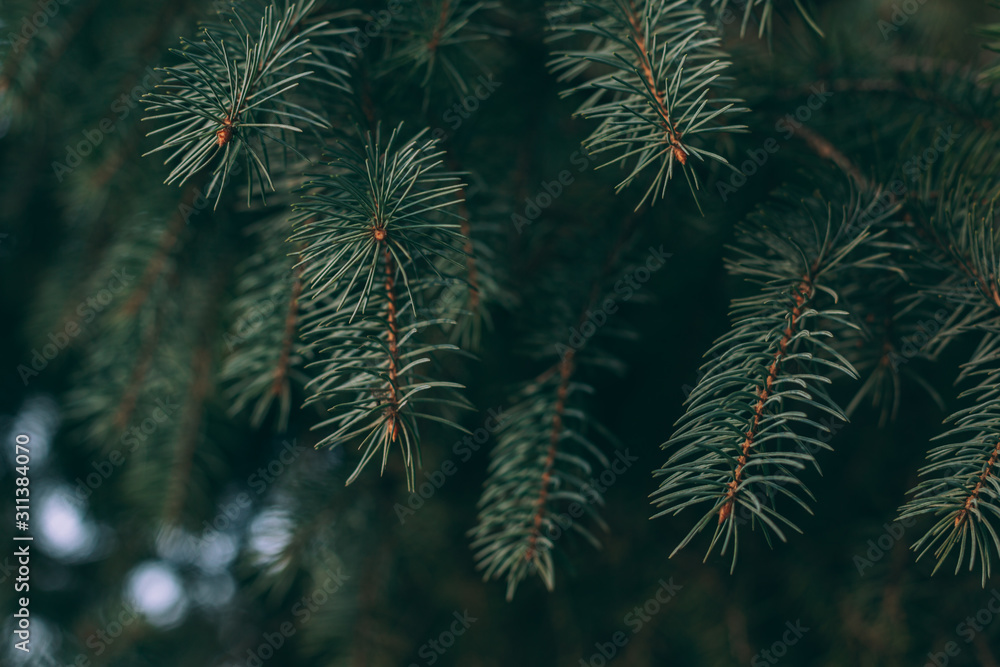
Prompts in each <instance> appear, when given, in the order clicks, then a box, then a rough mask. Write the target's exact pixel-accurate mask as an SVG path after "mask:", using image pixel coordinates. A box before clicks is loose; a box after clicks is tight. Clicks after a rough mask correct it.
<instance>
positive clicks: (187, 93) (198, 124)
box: [144, 0, 347, 205]
mask: <svg viewBox="0 0 1000 667" xmlns="http://www.w3.org/2000/svg"><path fill="white" fill-rule="evenodd" d="M315 8H316V0H296V1H295V2H291V3H288V4H287V5H286V6H285V8H284V10H283V11H280V10H279V9H278V8H277V6H276V5H275V4H268V5H266V7H265V8H264V10H263V11H262V12H260V15H259V18H258V19H257V20H256V21H254V20H253V18H252V17H251V16H250V15H249V14H250V13H251V12H247V13H244V11H243V10H242V8H239V9H237V8H235V7H234V8H233V9H232V11H231V14H230V15H229V16H225V15H224V16H223V17H221V18H220V20H219V21H218V22H216V23H212V24H209V25H205V26H204V27H203V29H202V38H201V39H200V40H198V41H193V42H189V41H184V42H183V43H184V48H183V49H180V50H175V51H174V53H176V54H177V55H178V56H180V57H181V58H182V59H183V60H184V61H186V62H183V63H182V64H180V65H176V66H172V67H167V68H165V69H164V72H165V76H164V82H163V83H162V84H160V85H158V86H157V92H154V93H149V94H148V95H147V99H148V104H147V111H148V112H149V113H150V114H151V115H150V116H148V117H147V118H144V120H158V121H165V122H166V123H167V124H166V125H164V126H162V127H159V128H157V129H155V130H153V131H151V132H150V133H149V134H150V136H152V135H163V139H162V143H161V145H160V146H158V147H157V148H155V149H153V150H152V151H150V152H149V153H147V155H149V154H152V153H159V152H162V151H167V152H168V156H167V158H166V160H165V163H166V164H170V165H172V170H171V172H170V174H169V175H168V176H167V179H166V182H167V183H183V182H184V181H186V180H187V179H189V178H190V177H191V176H193V175H194V174H196V173H198V172H199V171H201V170H202V169H205V168H207V167H209V166H210V165H211V164H213V163H215V166H214V167H213V168H212V172H211V173H212V180H211V182H210V184H209V187H208V190H209V191H210V192H215V193H217V194H216V205H218V200H219V197H221V194H222V190H223V188H224V187H225V185H226V184H227V183H228V182H229V180H230V178H231V177H232V176H233V175H235V173H237V172H236V170H237V165H239V169H242V170H243V172H244V173H245V175H246V179H247V198H248V203H249V199H250V197H251V196H252V194H253V190H254V188H255V187H259V188H260V189H261V194H262V196H263V191H264V190H265V188H270V189H272V190H273V189H274V184H273V182H272V179H271V170H272V165H271V159H270V157H269V153H268V149H267V144H268V143H274V144H277V145H279V146H281V147H284V148H285V149H287V150H288V151H291V152H292V153H295V154H298V155H300V156H301V153H300V152H299V151H298V149H297V148H296V147H295V145H294V140H293V138H292V135H294V134H297V133H302V132H303V130H304V129H313V130H322V129H329V128H330V127H331V125H330V123H329V121H328V120H327V119H326V118H325V117H324V115H323V114H322V113H321V111H322V109H311V108H309V106H307V105H308V104H309V102H308V101H307V100H306V99H303V96H301V95H300V96H298V97H296V95H295V91H296V88H298V87H299V86H300V84H302V83H313V84H317V85H319V86H322V85H327V86H332V87H333V88H336V89H340V90H344V91H346V90H347V86H346V79H347V71H346V70H345V69H344V68H343V67H341V66H339V65H337V64H335V61H334V59H333V58H334V57H337V56H339V55H342V54H343V53H344V52H342V51H339V50H338V49H337V48H334V47H330V46H326V47H323V46H317V45H315V44H314V43H313V41H312V40H317V41H318V42H322V41H323V40H325V39H329V38H331V37H333V36H335V35H339V34H341V33H343V32H344V31H343V30H337V29H335V28H333V27H331V24H330V23H329V22H328V21H311V20H309V17H310V15H311V13H312V12H313V11H314V10H315ZM251 10H252V8H251ZM226 19H228V20H226ZM265 140H266V141H265ZM241 158H242V160H241Z"/></svg>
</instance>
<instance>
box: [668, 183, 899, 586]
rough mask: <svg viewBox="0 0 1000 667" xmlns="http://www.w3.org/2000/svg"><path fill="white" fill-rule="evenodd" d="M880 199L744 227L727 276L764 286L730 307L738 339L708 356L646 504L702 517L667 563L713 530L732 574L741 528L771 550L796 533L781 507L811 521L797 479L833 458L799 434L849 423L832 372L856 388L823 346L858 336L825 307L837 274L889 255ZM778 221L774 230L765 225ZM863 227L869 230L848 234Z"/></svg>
mask: <svg viewBox="0 0 1000 667" xmlns="http://www.w3.org/2000/svg"><path fill="white" fill-rule="evenodd" d="M880 194H881V193H880V192H878V191H876V192H872V193H868V194H865V195H862V197H861V198H858V197H854V198H852V200H851V201H849V202H848V203H846V204H845V205H843V207H842V209H841V210H840V211H837V210H836V208H835V205H834V204H832V203H824V202H821V201H818V200H814V199H805V200H804V201H803V205H802V206H800V207H795V206H794V205H793V206H789V205H788V204H785V205H784V206H782V205H781V204H780V203H779V204H776V205H775V206H774V207H773V209H771V210H770V211H769V214H768V219H767V220H766V221H765V220H764V219H756V220H753V221H752V222H751V223H750V224H748V225H746V226H744V227H743V229H742V235H741V240H740V245H739V246H738V247H736V248H734V251H735V252H736V253H737V258H736V259H734V260H732V261H730V262H729V264H728V267H727V268H728V269H729V271H730V272H731V273H733V274H734V275H739V276H745V277H747V278H748V279H749V280H752V281H754V282H758V283H760V284H761V292H760V294H758V295H756V296H752V297H746V298H741V299H736V300H734V301H733V306H732V310H731V315H732V318H733V328H732V330H731V331H730V332H729V333H727V334H725V335H724V336H722V337H720V338H719V339H718V340H717V341H716V342H715V344H714V345H713V346H712V348H711V349H710V350H709V351H708V353H707V354H711V355H716V356H715V357H714V358H713V360H711V361H709V362H707V363H706V364H705V365H704V366H703V367H702V371H703V377H702V378H701V380H700V381H699V382H698V384H697V386H696V387H695V388H694V390H693V391H692V392H691V394H690V395H689V396H688V399H687V401H686V404H687V408H686V411H685V414H684V415H683V416H682V417H681V418H680V419H679V420H678V422H677V424H676V428H675V430H674V433H673V435H672V436H671V437H670V439H669V440H668V441H667V442H666V443H665V444H664V445H663V448H664V449H666V450H670V451H671V452H672V453H671V455H670V457H669V458H668V460H667V462H666V463H665V464H664V465H663V467H662V468H660V469H659V470H657V471H656V472H655V475H656V476H658V477H662V478H663V480H662V481H661V483H660V487H659V489H658V490H657V491H656V492H655V493H654V494H653V504H654V505H655V506H656V507H658V508H659V511H658V512H657V513H656V514H655V517H660V516H664V515H667V514H671V515H676V514H678V513H680V512H682V511H683V510H685V509H687V508H689V507H696V506H705V509H704V511H703V514H702V515H701V517H700V518H699V519H698V521H697V522H696V524H695V525H694V527H693V528H692V529H691V530H690V531H689V532H688V534H687V535H686V536H685V537H684V539H683V540H682V541H681V543H680V544H679V545H678V546H677V548H676V549H674V553H676V552H677V551H678V550H679V549H681V548H683V547H684V546H686V545H687V544H688V543H689V542H690V541H691V540H692V539H693V538H694V537H695V536H696V535H697V534H698V533H700V532H701V531H702V530H704V529H705V528H706V527H708V526H709V525H710V524H714V525H715V530H714V535H713V537H712V541H711V543H710V545H709V547H708V552H707V553H706V558H707V556H708V555H709V554H710V553H711V552H712V550H713V549H714V547H715V546H716V544H717V542H719V540H720V539H721V540H722V545H721V551H722V553H723V554H724V553H725V552H726V550H727V549H728V548H729V546H730V544H731V545H732V549H733V558H732V565H733V567H735V564H736V557H737V545H738V539H737V538H738V528H739V526H740V525H742V524H743V523H745V521H746V520H747V519H748V518H749V519H750V520H751V521H752V522H753V523H754V524H759V525H760V526H761V528H762V529H763V531H764V534H765V536H767V537H768V539H770V537H771V536H772V535H773V536H776V537H778V538H779V539H781V540H784V539H785V533H784V530H783V527H784V528H791V529H793V530H798V528H797V527H796V526H795V524H794V523H793V522H792V521H791V520H790V519H788V518H787V517H786V516H785V514H784V513H783V511H782V509H781V508H780V507H778V505H777V499H778V498H779V497H780V496H784V497H786V498H787V499H788V500H789V501H791V502H794V503H795V504H797V505H799V506H801V507H802V508H803V509H805V510H806V511H809V505H808V502H807V500H809V499H811V494H810V493H809V491H808V489H806V487H805V485H804V483H803V482H802V481H801V479H800V477H799V471H801V470H803V469H804V468H805V467H806V466H807V465H812V466H815V467H816V468H817V469H818V463H817V460H816V457H815V454H816V452H818V451H819V450H820V449H830V446H829V445H828V444H827V443H826V442H825V441H824V440H821V439H819V438H818V437H811V436H808V435H806V432H808V431H809V430H812V429H816V430H815V431H812V432H815V433H817V435H823V434H828V433H831V429H830V426H828V425H826V424H828V423H829V421H830V418H831V417H832V419H833V420H835V421H846V416H845V415H844V413H843V410H842V409H841V408H840V406H838V405H837V403H836V402H835V401H834V400H833V398H831V396H830V395H829V394H828V393H827V390H826V388H825V386H826V385H828V384H830V382H831V379H830V377H829V374H830V372H831V371H839V372H840V373H843V374H845V375H847V376H849V377H851V378H856V377H857V376H856V373H855V371H854V369H853V367H852V366H851V364H850V363H849V362H848V361H847V360H846V359H845V358H844V357H843V356H842V355H841V354H840V353H839V352H837V351H836V350H835V349H834V343H835V341H832V340H831V342H830V343H828V342H826V341H825V340H824V339H832V337H833V334H832V333H831V332H830V331H829V330H828V327H830V326H831V325H833V324H835V325H837V326H844V327H852V328H856V324H854V323H853V322H852V321H851V319H852V316H851V314H849V313H847V312H845V311H843V310H834V309H833V308H831V306H832V305H833V304H836V303H837V302H838V290H839V289H842V287H843V286H844V284H845V283H846V282H847V281H846V280H845V276H844V274H847V273H853V272H856V271H858V270H861V269H864V270H867V269H879V268H884V267H883V265H882V259H883V258H885V257H886V255H887V253H885V252H882V251H881V249H880V248H879V244H878V243H877V240H878V239H879V238H880V237H881V236H883V235H884V233H885V229H880V228H879V226H880V225H881V224H882V223H884V222H885V221H886V219H887V217H888V214H886V213H881V214H877V213H875V214H873V211H877V209H874V206H875V204H876V203H877V202H878V198H879V195H880ZM777 211H780V212H781V213H780V217H779V218H778V221H780V222H774V221H773V220H772V219H773V218H774V217H775V213H774V212H777ZM860 216H865V218H866V219H870V220H871V223H872V224H870V225H868V226H867V227H866V228H865V229H864V230H863V231H860V232H857V231H852V230H856V224H855V223H856V221H857V219H858V218H859V217H860ZM758 218H763V214H761V215H760V216H759V217H758ZM767 223H770V224H767ZM772 225H773V226H772ZM873 228H874V229H876V230H877V231H872V229H873ZM777 229H780V230H781V232H778V231H776V230H777ZM819 417H823V419H822V420H820V421H817V418H819Z"/></svg>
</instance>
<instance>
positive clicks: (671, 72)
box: [551, 0, 746, 209]
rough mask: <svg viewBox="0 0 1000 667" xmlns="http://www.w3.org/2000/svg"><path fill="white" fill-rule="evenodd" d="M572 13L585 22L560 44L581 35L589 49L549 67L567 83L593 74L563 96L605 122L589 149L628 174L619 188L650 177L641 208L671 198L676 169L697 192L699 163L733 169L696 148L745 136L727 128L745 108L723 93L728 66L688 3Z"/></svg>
mask: <svg viewBox="0 0 1000 667" xmlns="http://www.w3.org/2000/svg"><path fill="white" fill-rule="evenodd" d="M572 8H573V9H572V14H573V15H574V18H575V19H576V20H577V21H578V22H577V23H572V24H570V25H567V26H566V27H565V28H562V29H560V32H559V33H557V35H556V39H565V38H569V37H572V36H574V35H578V36H581V37H586V38H589V39H590V42H589V44H588V46H587V48H586V49H584V50H566V51H559V52H557V53H556V54H555V59H554V60H553V61H552V65H551V66H552V69H553V70H554V71H555V72H557V73H558V74H559V80H560V81H564V82H571V81H574V80H576V79H578V78H581V77H586V81H585V82H583V83H581V84H577V85H576V86H575V87H574V88H572V89H570V90H569V91H566V94H569V93H574V92H580V93H584V94H586V96H587V97H586V100H585V101H584V102H583V103H582V104H581V106H580V108H579V110H578V111H577V113H578V115H580V116H582V117H584V118H587V119H597V120H599V121H600V125H599V126H598V128H597V129H596V130H594V132H593V133H592V134H591V135H590V137H589V138H588V139H587V140H586V141H585V142H584V146H585V147H586V148H587V150H589V151H590V152H592V153H595V154H598V153H605V152H607V153H609V154H610V157H608V158H607V159H606V161H605V162H604V163H603V164H602V165H601V166H602V167H606V166H610V165H619V166H621V167H622V168H623V169H625V170H626V172H627V174H628V175H627V176H626V177H625V178H624V179H623V180H622V181H621V182H620V183H619V184H618V187H617V189H616V191H621V190H622V189H623V188H625V187H626V186H628V185H630V184H631V183H632V182H633V181H635V180H636V179H637V178H638V177H639V175H640V174H642V173H643V172H644V171H646V170H647V169H649V170H652V172H653V174H654V175H653V177H652V178H650V179H649V186H648V187H647V189H646V192H645V194H644V195H643V196H642V198H641V199H640V200H639V204H638V205H637V206H636V209H638V208H639V207H641V206H642V205H643V204H644V203H645V202H646V201H647V200H650V201H651V202H655V201H656V199H657V198H658V197H660V198H662V197H663V196H664V195H665V193H666V187H667V183H668V182H669V180H670V179H671V178H672V177H673V175H674V170H675V169H680V170H681V171H683V173H684V175H685V178H686V179H687V180H688V184H689V186H690V188H691V192H692V194H694V193H695V190H697V189H698V187H699V184H698V178H697V175H696V174H695V172H694V171H693V170H692V169H691V165H689V161H690V159H691V158H692V157H693V158H695V159H696V160H699V161H704V160H706V159H709V160H715V161H717V162H720V163H722V164H725V165H728V164H729V163H728V162H727V161H726V159H725V158H724V157H723V156H721V155H719V154H717V153H714V152H712V151H710V150H708V149H707V148H705V147H704V146H702V145H699V144H702V143H703V141H704V140H705V139H707V138H708V136H707V135H710V134H713V133H719V132H740V131H744V130H745V128H744V127H743V126H740V125H732V124H728V122H727V121H726V119H727V118H728V116H729V115H731V114H735V113H738V112H741V111H746V109H744V108H742V107H739V106H737V105H738V104H739V103H740V101H739V100H736V99H732V98H729V97H725V96H722V95H721V93H722V91H724V90H725V87H726V85H727V78H726V77H725V71H726V69H727V68H728V67H729V63H728V61H726V60H724V58H725V54H723V53H722V52H721V51H720V50H719V49H718V44H719V38H718V36H717V35H716V34H715V31H714V30H713V28H712V27H711V26H710V25H709V24H708V22H707V21H706V20H705V17H704V15H703V13H702V12H701V10H699V9H697V8H696V7H693V6H691V5H690V3H688V2H686V1H685V0H599V1H596V2H591V1H589V0H576V1H575V2H574V3H573V5H572ZM580 14H582V16H580ZM562 18H566V17H562ZM588 19H590V20H588ZM624 54H627V56H628V57H626V55H624Z"/></svg>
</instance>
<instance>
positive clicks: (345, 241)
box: [293, 129, 466, 489]
mask: <svg viewBox="0 0 1000 667" xmlns="http://www.w3.org/2000/svg"><path fill="white" fill-rule="evenodd" d="M424 133H425V131H421V132H420V133H418V134H417V135H416V136H415V137H414V138H413V139H411V140H409V141H405V142H404V141H402V140H401V139H400V138H399V136H398V135H399V130H398V129H397V130H394V131H393V132H392V134H391V135H390V136H389V138H388V140H387V141H386V142H385V143H384V144H383V142H382V137H381V132H380V131H376V133H375V134H374V136H372V135H371V134H370V133H369V134H368V135H366V136H365V137H364V138H363V141H364V146H363V148H362V149H361V150H360V151H355V150H354V149H352V148H350V147H346V146H343V147H341V149H340V150H339V152H338V153H337V160H336V162H334V163H331V164H330V165H329V166H330V168H331V170H332V173H330V174H327V175H324V176H319V177H317V178H316V179H315V180H314V181H312V182H310V183H307V184H306V186H305V190H306V194H304V196H303V199H302V202H301V204H299V205H298V206H297V208H298V209H299V211H300V213H299V215H298V223H297V230H296V232H295V234H294V235H293V240H295V241H297V242H300V243H303V244H306V247H305V249H304V250H303V251H302V253H301V256H300V260H299V263H300V265H303V266H304V267H305V270H304V273H303V278H304V281H305V284H306V286H307V288H306V295H307V298H309V299H312V300H314V301H321V302H323V304H324V305H323V306H322V307H317V309H316V313H315V316H313V317H311V318H310V319H309V320H307V321H306V322H305V323H304V327H305V329H304V333H305V335H306V337H307V338H308V339H310V340H311V341H312V344H313V346H314V348H315V349H316V351H317V353H318V354H319V355H321V356H322V358H321V359H320V360H318V361H317V362H315V366H316V368H317V373H316V377H315V378H314V379H313V380H312V381H311V382H310V383H309V387H310V388H311V389H312V390H313V391H314V392H315V395H314V396H312V397H310V398H309V399H308V400H307V403H310V402H315V401H320V400H324V401H325V400H326V399H330V400H329V404H331V405H334V406H335V407H333V408H331V412H332V413H333V416H332V417H330V418H329V419H327V420H325V421H323V422H322V423H320V424H318V425H317V426H316V427H315V428H318V429H323V428H329V427H332V428H333V432H332V433H330V434H329V435H327V436H326V437H325V438H324V439H323V440H322V441H321V442H320V443H319V444H320V446H330V447H332V446H337V445H340V444H343V443H346V442H351V441H354V440H355V439H356V438H360V445H359V447H360V449H362V450H363V453H362V456H361V461H360V462H359V463H358V466H357V469H356V470H355V471H354V474H353V475H351V477H350V478H349V479H348V480H347V483H348V484H350V483H351V482H353V481H354V480H355V479H356V478H357V476H358V475H359V474H360V472H361V470H362V469H363V468H364V467H365V465H367V464H368V462H369V461H370V460H371V459H372V458H373V457H374V456H375V455H376V454H378V453H379V452H381V456H382V465H381V467H382V470H383V471H384V470H385V467H386V464H387V461H388V456H389V451H390V450H391V449H392V448H393V447H395V446H399V447H400V448H401V450H402V452H403V464H404V466H405V469H406V478H407V487H408V488H410V489H412V488H413V483H414V473H415V469H416V467H417V466H419V464H420V453H419V445H420V435H419V432H418V429H417V421H418V418H422V419H430V420H433V421H439V422H442V423H445V424H448V425H450V426H454V427H456V428H459V427H458V426H457V425H456V424H455V423H454V422H453V421H452V420H451V419H450V418H449V417H447V416H446V415H442V414H436V413H432V412H430V411H429V410H430V409H431V408H433V407H437V408H439V409H440V408H443V407H445V406H449V407H464V406H465V405H466V404H465V402H464V400H463V399H462V398H461V397H460V395H458V394H456V393H455V391H454V390H455V389H459V388H461V385H458V384H455V383H452V382H446V381H441V380H433V379H431V378H430V377H429V376H428V372H429V369H428V368H427V366H428V364H430V363H431V356H430V355H433V354H435V353H437V352H440V351H444V350H457V349H458V348H457V347H455V346H454V345H448V344H440V343H421V342H420V339H421V338H422V337H423V333H422V332H423V331H424V330H425V329H427V328H428V327H430V326H433V325H450V324H454V322H452V321H450V320H445V319H430V320H422V319H420V317H419V315H420V310H421V307H422V304H423V302H424V301H425V299H426V296H427V294H428V293H434V291H435V288H436V285H437V284H438V283H439V282H440V281H442V280H454V279H456V277H457V276H459V275H460V274H461V271H462V270H463V269H464V267H465V261H464V255H463V253H462V248H463V247H464V245H465V242H466V240H465V238H464V237H463V236H462V234H461V232H460V228H461V224H460V222H459V221H458V219H457V215H456V214H455V213H454V212H452V211H453V209H454V207H455V206H456V205H457V203H458V200H456V199H455V197H456V196H457V194H458V193H459V192H460V191H461V187H462V184H461V182H460V181H459V180H458V178H457V177H456V176H455V175H453V174H451V173H448V172H446V171H444V170H443V167H442V161H441V156H442V154H443V153H442V151H439V150H437V146H436V142H435V141H434V140H428V139H425V138H424ZM305 220H309V224H308V225H306V224H304V221H305ZM447 270H450V271H451V275H448V274H447V273H446V272H445V271H447ZM425 355H427V356H425ZM429 390H435V391H433V392H431V393H430V394H428V395H425V392H428V391H429Z"/></svg>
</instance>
